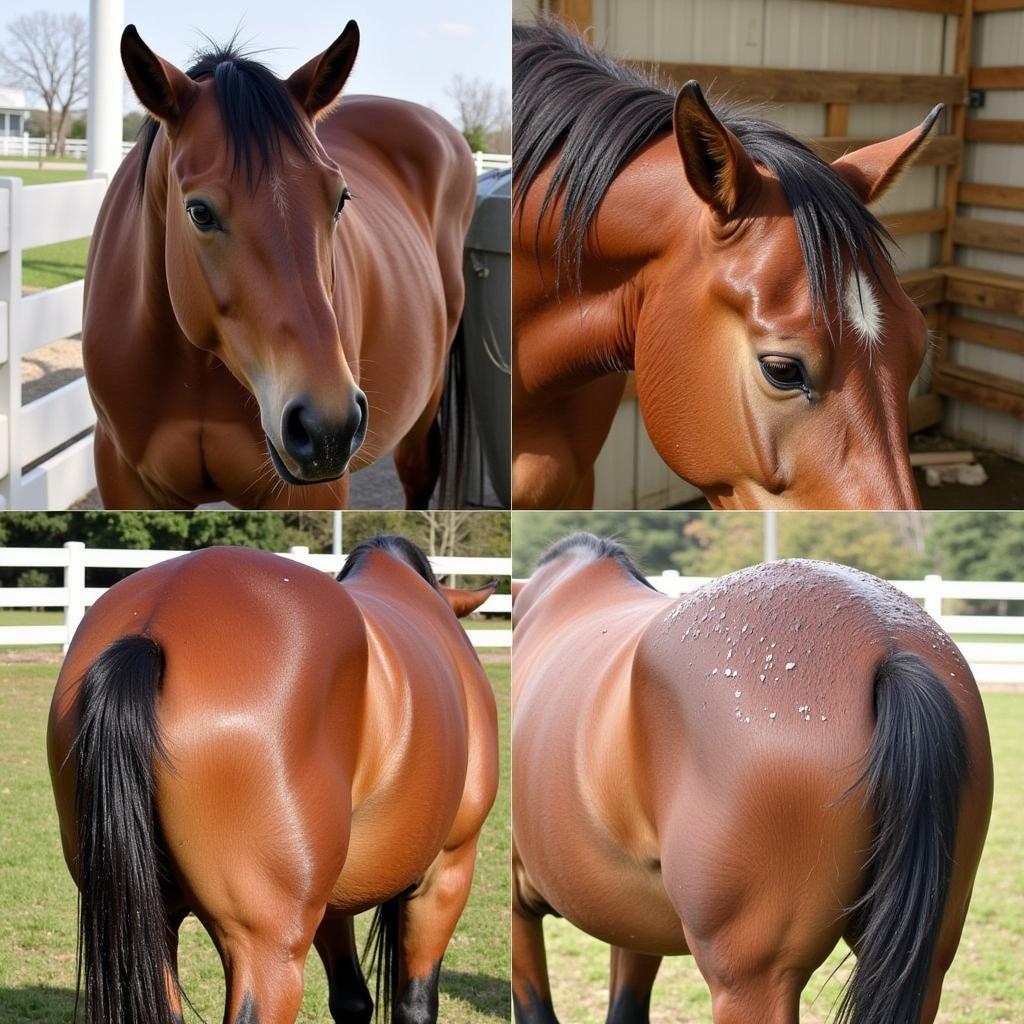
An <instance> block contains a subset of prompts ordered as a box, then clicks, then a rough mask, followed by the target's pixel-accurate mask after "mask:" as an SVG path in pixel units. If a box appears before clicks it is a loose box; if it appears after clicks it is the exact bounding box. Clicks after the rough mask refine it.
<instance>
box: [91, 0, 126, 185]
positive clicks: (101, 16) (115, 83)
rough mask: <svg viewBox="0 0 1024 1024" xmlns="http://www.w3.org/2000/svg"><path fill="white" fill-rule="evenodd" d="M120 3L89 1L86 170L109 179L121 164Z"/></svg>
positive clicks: (121, 26)
mask: <svg viewBox="0 0 1024 1024" xmlns="http://www.w3.org/2000/svg"><path fill="white" fill-rule="evenodd" d="M123 28H124V0H89V119H88V136H89V154H88V159H87V163H86V170H87V173H88V175H89V177H90V178H91V177H92V176H93V175H96V174H105V175H107V177H108V178H110V177H113V174H114V171H116V170H117V168H118V166H119V165H120V163H121V134H122V130H121V123H122V117H123V114H122V109H123V107H122V92H121V54H120V42H121V30H122V29H123Z"/></svg>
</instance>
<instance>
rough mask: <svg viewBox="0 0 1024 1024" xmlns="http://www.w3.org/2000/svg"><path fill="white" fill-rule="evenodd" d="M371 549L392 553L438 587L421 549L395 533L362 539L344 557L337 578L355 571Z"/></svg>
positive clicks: (434, 586)
mask: <svg viewBox="0 0 1024 1024" xmlns="http://www.w3.org/2000/svg"><path fill="white" fill-rule="evenodd" d="M371 551H386V552H387V553H388V554H389V555H393V556H394V557H395V558H397V559H399V560H400V561H402V562H405V564H406V565H408V566H409V567H410V568H411V569H413V570H415V571H416V572H417V573H418V574H419V575H420V576H422V577H423V578H424V579H425V580H426V581H427V582H428V583H429V584H430V585H431V586H432V587H433V588H434V589H435V590H439V589H440V588H439V587H438V583H437V577H436V576H435V575H434V570H433V569H431V567H430V561H429V560H428V559H427V556H426V555H425V554H424V553H423V551H422V550H421V549H420V548H419V547H417V546H416V545H415V544H413V542H412V541H411V540H406V539H405V537H399V536H398V534H395V533H380V534H378V535H377V536H376V537H371V538H370V539H369V540H364V541H363V542H362V543H361V544H357V545H356V546H355V547H354V548H353V549H352V550H351V551H350V552H349V554H348V557H347V558H346V559H345V564H344V565H343V566H342V568H341V572H339V573H338V577H337V578H338V580H339V581H341V580H344V579H346V578H348V577H349V576H351V575H352V574H353V573H354V572H356V571H357V570H358V569H359V567H360V566H361V565H362V563H363V562H364V561H365V560H366V556H367V555H368V554H369V553H370V552H371Z"/></svg>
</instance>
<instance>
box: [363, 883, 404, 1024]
mask: <svg viewBox="0 0 1024 1024" xmlns="http://www.w3.org/2000/svg"><path fill="white" fill-rule="evenodd" d="M401 906H402V895H398V896H393V897H392V898H391V899H389V900H388V901H387V902H386V903H382V904H380V906H379V907H377V909H376V910H375V911H374V912H373V920H372V921H371V922H370V931H369V932H368V933H367V936H366V945H365V946H364V947H363V969H364V970H365V971H366V972H367V973H368V974H372V975H374V977H375V978H376V981H375V983H374V997H373V1003H374V1006H375V1007H376V1008H377V1017H376V1019H377V1020H379V1021H384V1022H387V1021H389V1020H391V1004H392V1003H393V1002H394V1000H395V998H396V996H397V995H398V917H399V913H400V910H401Z"/></svg>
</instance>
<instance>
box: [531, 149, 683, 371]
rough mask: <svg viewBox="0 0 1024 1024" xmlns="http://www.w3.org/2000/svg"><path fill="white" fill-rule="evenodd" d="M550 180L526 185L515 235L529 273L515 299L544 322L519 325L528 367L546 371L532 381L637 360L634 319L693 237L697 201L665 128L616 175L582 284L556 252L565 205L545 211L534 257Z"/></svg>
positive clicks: (585, 259) (591, 235) (586, 252)
mask: <svg viewBox="0 0 1024 1024" xmlns="http://www.w3.org/2000/svg"><path fill="white" fill-rule="evenodd" d="M548 181H549V174H548V173H545V174H543V175H542V176H541V177H539V178H538V179H537V181H536V182H535V184H534V185H533V187H532V188H531V189H530V193H529V194H528V195H527V197H526V200H525V203H524V208H525V210H526V215H525V216H524V217H523V218H522V224H523V228H521V229H519V236H518V248H519V250H520V252H519V260H520V266H521V267H522V269H523V270H524V271H525V272H526V275H524V276H527V277H528V283H527V284H526V285H525V289H524V290H525V291H526V292H527V294H525V295H524V296H523V298H524V300H525V301H524V302H523V303H517V305H520V308H523V307H525V308H527V310H528V312H527V320H530V319H534V320H535V322H536V323H537V324H538V327H539V329H538V330H537V331H536V332H535V334H534V335H533V337H531V333H530V331H529V330H528V329H527V330H526V331H521V332H520V338H519V343H520V361H521V363H522V365H523V369H524V372H530V369H531V368H535V370H534V371H533V372H535V373H536V374H537V376H538V377H540V378H543V379H544V381H540V380H538V381H536V382H531V381H529V380H528V381H527V382H526V383H527V386H530V384H531V383H541V382H546V381H547V380H557V379H559V378H563V377H569V378H571V379H572V380H573V381H581V380H585V379H593V378H595V377H599V376H602V375H604V374H606V373H609V372H621V371H627V370H631V369H632V368H633V365H634V359H635V343H636V332H637V325H638V323H639V320H640V317H641V314H642V311H643V307H644V303H645V301H646V298H647V295H648V293H649V291H650V289H651V288H652V287H655V286H656V284H657V281H658V278H659V276H660V271H661V267H662V264H663V262H664V259H665V256H666V254H667V253H668V252H669V251H672V252H673V253H677V252H678V251H679V248H680V242H681V241H682V242H683V244H684V245H685V244H686V243H687V241H688V240H690V241H691V242H692V243H693V244H695V237H696V232H695V227H696V223H697V219H698V218H699V215H700V209H701V207H700V203H699V201H698V200H697V197H696V196H695V194H694V193H693V191H692V190H691V189H690V187H689V184H688V183H687V181H686V176H685V174H684V173H683V167H682V162H681V160H680V157H679V152H678V148H677V146H676V143H675V140H674V139H673V138H672V137H671V136H670V135H667V136H665V137H664V138H662V139H661V140H659V141H657V142H654V143H652V144H651V145H649V146H647V147H645V148H644V149H642V150H641V151H640V152H639V153H637V154H635V155H634V156H633V157H632V158H631V159H630V160H629V161H628V162H627V164H626V165H625V166H624V167H623V168H622V170H621V171H620V172H619V173H618V175H617V176H616V177H615V179H614V181H613V182H612V184H611V186H610V187H609V189H608V191H607V193H606V194H605V196H604V198H603V199H602V201H601V205H600V206H599V208H598V212H597V214H596V216H595V217H594V219H593V221H592V222H591V227H590V230H589V231H588V233H587V239H586V243H585V245H584V247H583V254H582V273H581V281H580V290H579V292H578V293H577V291H576V287H575V286H576V282H575V281H574V279H573V272H572V270H571V268H566V267H563V268H562V270H561V274H560V275H559V274H558V273H557V268H556V265H555V261H554V259H553V257H552V255H551V254H552V253H553V251H554V240H555V231H556V229H557V218H558V217H560V215H561V208H560V205H557V206H556V208H555V219H553V218H551V217H550V216H547V215H546V216H545V218H544V222H543V223H542V225H541V233H540V237H539V239H538V240H537V243H538V244H537V247H538V248H539V251H540V252H541V253H542V254H543V255H542V257H541V260H540V262H539V264H538V260H537V257H536V251H535V249H534V236H533V234H532V232H533V230H534V228H535V226H536V222H537V216H536V215H537V212H538V211H539V206H540V202H541V197H542V196H543V194H544V191H545V189H546V188H547V185H548ZM518 219H519V218H518V217H517V221H518ZM518 270H519V267H517V271H518ZM556 280H557V281H558V287H557V295H556V287H555V282H556ZM530 292H532V293H533V294H532V295H531V294H529V293H530ZM542 319H543V323H541V320H542Z"/></svg>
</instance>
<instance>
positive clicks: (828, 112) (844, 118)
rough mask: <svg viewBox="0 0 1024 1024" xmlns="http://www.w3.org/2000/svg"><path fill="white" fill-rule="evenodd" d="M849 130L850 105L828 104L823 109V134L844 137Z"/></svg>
mask: <svg viewBox="0 0 1024 1024" xmlns="http://www.w3.org/2000/svg"><path fill="white" fill-rule="evenodd" d="M849 130H850V104H849V103H829V104H828V106H826V107H825V134H826V135H830V136H832V137H833V138H834V137H836V136H840V137H845V136H846V134H847V132H849Z"/></svg>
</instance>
